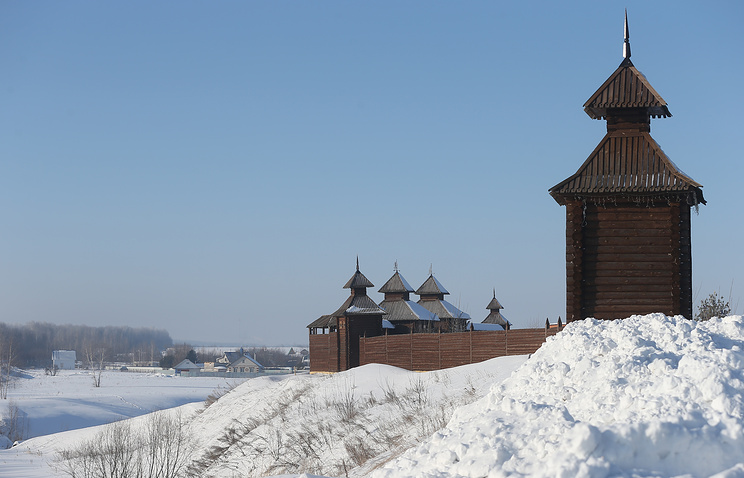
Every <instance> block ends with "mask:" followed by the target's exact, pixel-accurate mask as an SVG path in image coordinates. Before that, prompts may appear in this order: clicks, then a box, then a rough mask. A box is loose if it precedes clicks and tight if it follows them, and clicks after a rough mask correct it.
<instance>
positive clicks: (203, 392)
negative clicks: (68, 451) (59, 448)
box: [0, 370, 244, 447]
mask: <svg viewBox="0 0 744 478" xmlns="http://www.w3.org/2000/svg"><path fill="white" fill-rule="evenodd" d="M92 373H93V372H91V371H86V370H60V371H59V372H58V373H57V375H55V376H51V375H45V374H44V371H43V370H31V371H24V372H22V373H20V374H19V376H18V377H17V378H16V379H15V380H14V381H13V383H12V384H11V387H10V389H9V391H8V399H7V400H0V420H2V419H3V417H5V416H7V413H8V407H9V406H13V405H14V406H16V407H17V408H18V409H19V410H21V411H22V412H23V414H24V416H25V418H26V421H27V423H26V424H25V425H26V426H25V433H24V434H23V435H24V437H36V436H40V435H48V434H50V433H56V432H61V431H67V430H74V429H78V428H84V427H91V426H94V425H102V424H105V423H111V422H113V421H117V420H122V419H124V418H131V417H136V416H139V415H143V414H145V413H150V412H154V411H156V410H163V409H166V408H173V407H177V406H179V405H184V404H186V403H190V402H199V401H203V400H204V399H205V398H207V396H208V395H209V394H210V393H212V392H213V391H214V390H215V389H218V388H220V387H222V388H225V387H228V386H230V382H231V381H228V380H226V379H224V378H218V377H195V378H189V377H174V376H172V375H165V374H162V373H135V372H119V371H113V370H106V371H103V372H102V375H101V386H100V387H94V386H93V375H92ZM242 380H244V379H242ZM242 380H240V381H242ZM0 447H1V446H0Z"/></svg>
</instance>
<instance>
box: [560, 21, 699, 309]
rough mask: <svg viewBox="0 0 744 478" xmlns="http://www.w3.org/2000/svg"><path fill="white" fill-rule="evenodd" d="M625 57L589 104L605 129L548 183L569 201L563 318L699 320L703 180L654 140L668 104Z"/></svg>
mask: <svg viewBox="0 0 744 478" xmlns="http://www.w3.org/2000/svg"><path fill="white" fill-rule="evenodd" d="M623 51H624V59H623V61H622V63H621V64H620V66H619V67H618V68H617V70H615V72H614V73H613V74H612V75H611V76H610V77H609V78H608V79H607V81H605V82H604V84H602V86H600V87H599V89H598V90H597V91H596V92H595V93H594V94H593V95H592V96H591V97H590V98H589V100H588V101H587V102H586V103H585V104H584V111H586V113H587V114H588V115H589V116H590V117H591V118H593V119H605V120H606V121H607V134H606V135H605V137H604V138H603V139H602V141H600V143H599V145H598V146H597V147H596V148H595V149H594V151H593V152H592V153H591V154H590V155H589V157H588V158H587V160H586V161H585V162H584V164H582V165H581V167H580V168H579V170H578V171H577V172H576V173H575V174H574V175H573V176H571V177H569V178H568V179H566V180H565V181H563V182H561V183H559V184H557V185H556V186H554V187H553V188H551V189H550V194H551V196H553V198H554V199H555V200H556V201H557V202H558V203H559V204H560V205H562V206H566V321H567V322H571V321H573V320H578V319H583V318H586V317H596V318H600V319H615V318H625V317H628V316H630V315H633V314H646V313H651V312H663V313H665V314H668V315H676V314H682V315H684V316H685V317H688V318H691V317H692V250H691V243H690V208H691V207H697V206H698V204H705V200H704V199H703V193H702V190H701V187H702V186H700V184H698V183H696V182H695V181H693V180H692V179H691V178H690V177H689V176H687V175H685V174H684V173H683V172H682V171H680V170H679V169H678V168H677V167H676V166H675V164H674V163H673V162H672V161H671V160H670V159H669V158H668V157H667V156H666V155H665V154H664V152H663V151H662V150H661V148H660V147H659V145H658V144H657V143H656V141H654V139H653V138H652V137H651V135H650V134H649V133H650V130H651V126H650V125H651V118H652V117H653V118H666V117H670V116H671V113H670V112H669V109H668V108H667V103H666V102H665V101H664V100H663V99H662V97H661V96H660V95H659V94H658V93H657V92H656V90H654V88H653V87H652V86H651V85H650V84H649V82H648V80H646V77H645V76H643V75H642V74H641V73H640V72H639V71H638V70H637V69H636V68H635V66H634V65H633V63H632V62H631V61H630V41H629V34H628V19H627V14H626V17H625V42H624V48H623Z"/></svg>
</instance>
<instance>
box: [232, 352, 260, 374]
mask: <svg viewBox="0 0 744 478" xmlns="http://www.w3.org/2000/svg"><path fill="white" fill-rule="evenodd" d="M263 370H264V367H263V365H261V364H260V363H258V362H257V361H256V360H255V359H253V358H252V357H251V356H250V355H242V356H240V357H239V358H238V359H237V360H235V361H234V362H232V363H231V364H230V365H228V366H227V371H228V372H229V373H246V372H247V373H258V372H263Z"/></svg>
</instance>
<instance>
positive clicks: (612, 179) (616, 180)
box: [550, 131, 705, 204]
mask: <svg viewBox="0 0 744 478" xmlns="http://www.w3.org/2000/svg"><path fill="white" fill-rule="evenodd" d="M701 187H702V186H701V185H700V184H698V183H696V182H695V181H693V180H692V178H690V177H689V176H687V175H686V174H685V173H683V172H682V171H680V170H679V168H677V166H676V165H675V164H674V163H673V162H672V161H671V160H670V159H669V158H668V157H667V155H666V154H664V151H662V150H661V147H659V145H658V144H657V143H656V141H654V139H653V138H652V137H651V135H650V134H648V133H645V132H628V131H614V132H610V133H608V134H607V135H606V136H605V137H604V139H603V140H602V141H601V142H600V143H599V145H598V146H597V147H596V149H595V150H594V151H593V152H592V154H591V155H590V156H589V158H587V160H586V161H585V162H584V164H582V165H581V167H580V168H579V170H578V171H576V173H575V174H574V175H573V176H571V177H569V178H568V179H566V180H564V181H563V182H561V183H559V184H557V185H555V186H553V187H552V188H551V189H550V195H551V196H553V198H555V200H556V201H558V203H559V204H565V198H566V197H575V196H589V195H594V194H596V195H607V194H613V195H614V194H619V195H628V196H634V195H662V196H665V197H668V196H673V195H676V196H687V198H688V199H689V201H688V202H689V203H690V204H697V203H702V204H705V199H704V198H703V192H702V190H701V189H700V188H701Z"/></svg>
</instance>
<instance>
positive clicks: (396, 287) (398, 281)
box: [379, 271, 413, 294]
mask: <svg viewBox="0 0 744 478" xmlns="http://www.w3.org/2000/svg"><path fill="white" fill-rule="evenodd" d="M379 292H382V293H383V294H386V293H391V292H392V293H405V292H413V287H411V285H410V284H409V283H408V281H406V280H405V279H404V278H403V276H402V275H400V272H398V271H395V274H393V276H392V277H391V278H390V279H388V281H387V282H385V284H384V285H383V286H382V287H380V290H379Z"/></svg>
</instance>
